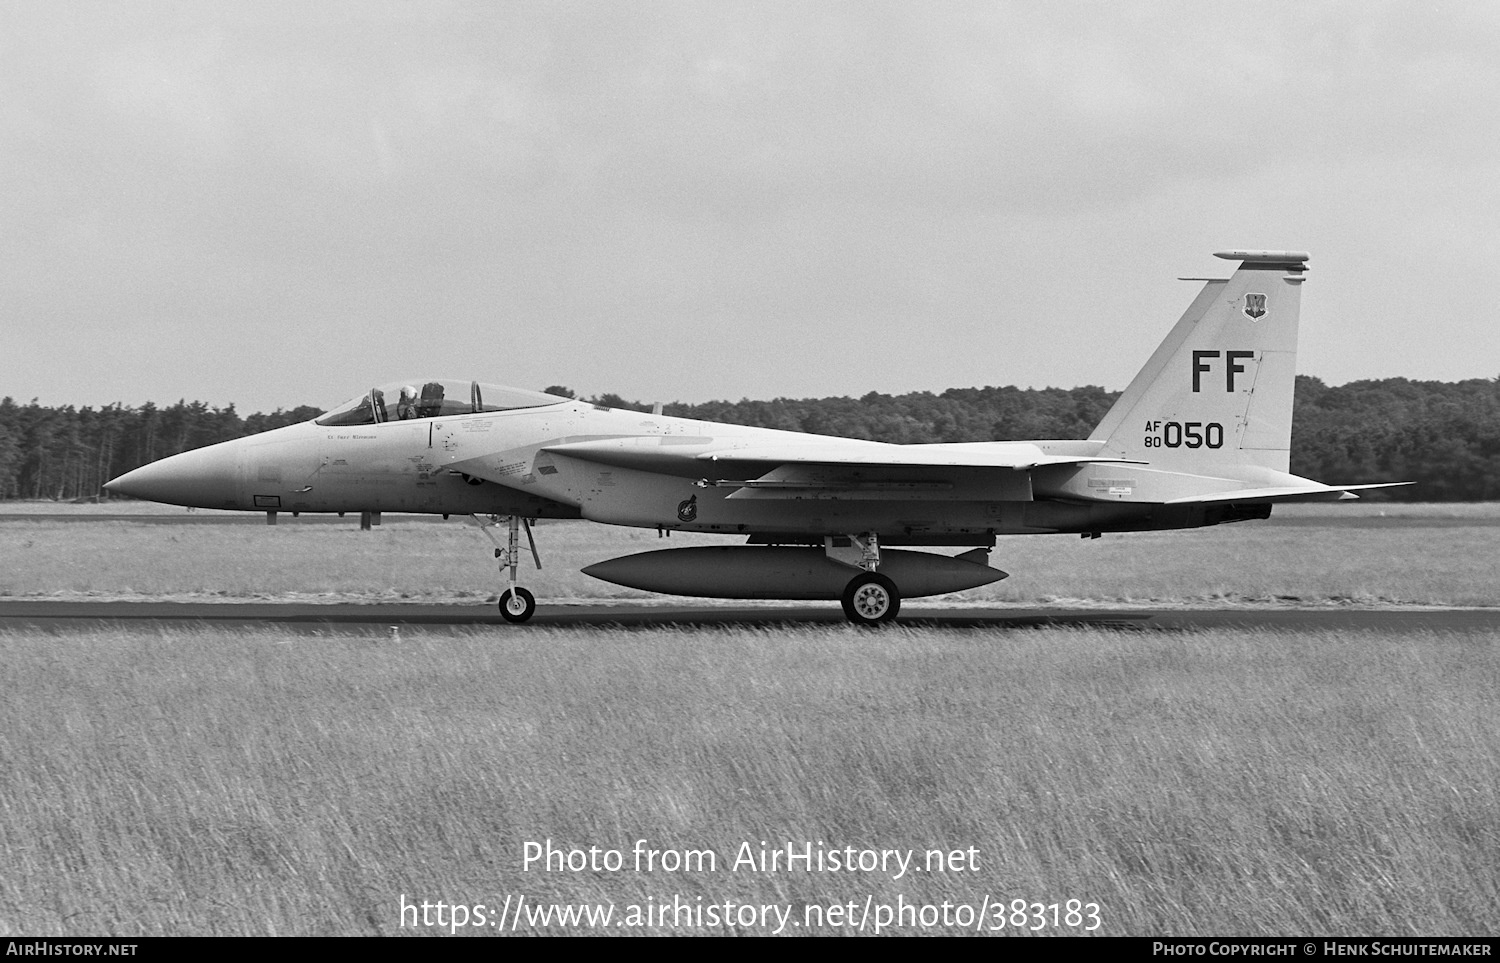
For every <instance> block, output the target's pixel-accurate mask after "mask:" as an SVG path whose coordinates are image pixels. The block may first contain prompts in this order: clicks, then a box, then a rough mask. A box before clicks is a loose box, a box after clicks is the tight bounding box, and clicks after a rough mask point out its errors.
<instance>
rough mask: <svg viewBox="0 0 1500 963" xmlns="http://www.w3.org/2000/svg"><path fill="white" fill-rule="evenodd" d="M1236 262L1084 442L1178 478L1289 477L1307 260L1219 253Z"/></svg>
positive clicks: (1295, 255)
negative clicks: (1243, 473) (1235, 473)
mask: <svg viewBox="0 0 1500 963" xmlns="http://www.w3.org/2000/svg"><path fill="white" fill-rule="evenodd" d="M1214 256H1215V257H1221V258H1226V259H1228V260H1237V261H1239V262H1240V266H1239V268H1238V269H1237V270H1236V271H1235V272H1234V274H1233V275H1232V276H1231V277H1229V278H1228V279H1227V280H1222V281H1220V280H1213V281H1209V282H1207V283H1206V284H1205V285H1204V286H1203V290H1201V291H1200V292H1199V293H1198V296H1197V297H1196V298H1195V299H1194V300H1193V303H1192V304H1191V305H1190V306H1189V307H1188V309H1187V312H1186V313H1185V314H1183V316H1182V318H1181V320H1179V321H1178V322H1177V325H1176V327H1174V328H1173V329H1172V331H1171V333H1170V334H1168V335H1167V338H1166V340H1165V341H1163V342H1162V343H1161V345H1160V347H1158V348H1157V349H1156V353H1155V354H1153V355H1152V356H1151V360H1149V361H1148V362H1146V366H1145V367H1144V368H1142V369H1141V371H1140V373H1139V374H1137V375H1136V376H1135V380H1134V381H1132V382H1131V383H1130V387H1128V388H1126V389H1125V393H1124V394H1122V395H1121V396H1120V398H1119V400H1118V401H1116V402H1115V404H1114V407H1112V408H1110V410H1109V413H1108V414H1106V415H1105V416H1104V420H1103V421H1101V422H1100V423H1099V427H1097V428H1095V429H1094V432H1093V434H1092V435H1090V436H1089V437H1090V439H1091V440H1094V441H1103V442H1105V447H1104V451H1103V452H1102V454H1106V455H1118V456H1119V457H1121V458H1126V459H1139V460H1142V461H1149V462H1151V464H1152V465H1156V466H1160V467H1162V468H1167V469H1170V470H1174V471H1186V472H1202V473H1205V474H1213V473H1217V472H1219V471H1224V470H1228V469H1232V468H1234V467H1239V466H1255V467H1260V468H1268V469H1271V470H1273V471H1279V472H1285V471H1287V470H1288V466H1289V462H1290V458H1291V443H1292V392H1293V388H1294V387H1295V383H1296V369H1297V317H1298V312H1299V309H1300V308H1301V300H1302V281H1303V277H1304V271H1305V270H1306V267H1307V264H1306V262H1307V259H1308V255H1307V254H1306V253H1304V252H1300V251H1219V252H1216V253H1215V255H1214Z"/></svg>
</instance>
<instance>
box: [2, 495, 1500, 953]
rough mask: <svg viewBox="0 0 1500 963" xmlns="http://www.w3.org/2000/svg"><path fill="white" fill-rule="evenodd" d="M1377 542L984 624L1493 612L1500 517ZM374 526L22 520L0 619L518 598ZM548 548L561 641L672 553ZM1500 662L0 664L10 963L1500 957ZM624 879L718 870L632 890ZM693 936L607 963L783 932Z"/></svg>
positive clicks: (1065, 553) (1042, 582)
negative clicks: (845, 912)
mask: <svg viewBox="0 0 1500 963" xmlns="http://www.w3.org/2000/svg"><path fill="white" fill-rule="evenodd" d="M1353 508H1354V509H1355V511H1354V512H1348V513H1345V514H1344V515H1339V514H1338V513H1339V512H1340V511H1343V510H1344V509H1345V506H1333V507H1330V508H1317V509H1307V508H1298V509H1295V510H1293V511H1292V512H1290V513H1287V514H1288V515H1290V517H1291V518H1293V519H1294V520H1295V523H1294V524H1283V525H1276V524H1274V521H1275V520H1274V519H1273V521H1272V523H1262V524H1259V525H1257V524H1255V523H1248V524H1245V525H1235V526H1225V527H1223V528H1220V529H1206V530H1201V531H1196V532H1181V533H1165V534H1160V535H1134V536H1106V537H1105V538H1104V539H1100V540H1098V541H1082V540H1078V539H1072V538H1066V537H1061V536H1057V537H1028V538H1016V539H1008V540H1005V539H1003V540H1002V541H1001V544H1000V547H999V549H998V550H997V552H996V553H995V556H994V561H995V564H998V565H1000V566H1001V567H1004V568H1007V569H1009V570H1011V571H1013V572H1015V573H1016V575H1015V577H1014V578H1013V579H1012V580H1009V581H1007V582H1005V583H1001V586H1000V591H999V592H998V593H990V594H988V595H986V594H985V593H979V594H978V595H977V596H976V595H972V594H971V595H967V596H966V597H969V598H976V597H977V598H980V599H984V598H995V599H1000V600H1002V601H1009V602H1017V603H1022V604H1046V603H1047V602H1049V601H1062V600H1068V599H1082V600H1086V601H1090V602H1092V601H1106V602H1110V603H1111V604H1114V603H1116V602H1118V601H1119V600H1140V601H1144V600H1148V599H1158V598H1159V599H1166V600H1169V601H1170V602H1171V603H1173V604H1181V605H1193V604H1201V603H1212V604H1223V603H1225V602H1228V603H1232V604H1257V603H1256V601H1255V600H1256V599H1262V600H1267V601H1266V602H1265V603H1264V604H1310V605H1328V604H1364V603H1370V604H1384V603H1391V602H1400V603H1405V604H1478V605H1494V604H1500V598H1497V591H1496V588H1495V585H1494V578H1493V575H1492V568H1493V562H1492V560H1493V559H1494V558H1496V557H1500V555H1497V553H1496V548H1497V547H1500V546H1497V545H1496V544H1495V541H1496V539H1497V538H1500V526H1497V525H1496V524H1495V519H1496V514H1497V513H1496V512H1495V511H1494V510H1493V509H1491V508H1489V507H1487V506H1486V507H1481V508H1472V507H1465V506H1457V507H1450V506H1429V507H1427V508H1425V509H1422V508H1417V507H1412V506H1383V507H1382V508H1383V509H1384V510H1385V511H1388V512H1390V513H1391V514H1389V515H1387V516H1385V517H1384V519H1382V516H1380V515H1379V514H1378V512H1379V511H1380V510H1381V508H1377V507H1375V506H1353ZM52 510H53V511H56V508H55V506H54V507H53V508H52ZM85 510H87V509H85ZM1324 513H1326V514H1324ZM1281 514H1282V513H1281V512H1280V511H1278V516H1280V515H1281ZM1390 519H1396V520H1397V521H1398V522H1399V524H1398V523H1395V522H1390V521H1389V520H1390ZM348 522H349V524H348V526H347V527H344V526H330V525H313V524H306V523H301V524H299V523H296V522H293V521H292V520H289V519H287V520H283V523H282V524H280V525H278V526H276V527H274V528H270V527H265V526H221V525H213V526H204V525H181V526H179V525H155V524H138V523H132V522H95V523H87V524H82V523H64V522H56V521H47V520H40V521H22V522H17V521H7V522H4V523H0V595H6V596H11V597H16V596H25V597H33V596H50V595H68V596H73V597H89V596H94V597H99V596H108V597H148V596H149V597H155V596H163V597H172V596H177V597H182V596H191V597H195V598H223V599H226V600H234V599H241V598H249V597H271V598H278V597H297V598H306V597H310V596H311V597H318V596H322V595H325V594H326V595H327V596H328V597H330V598H335V597H340V596H342V595H344V594H346V593H347V594H350V595H355V596H357V597H365V598H391V597H394V598H401V597H410V598H413V599H420V600H423V601H432V600H442V599H453V600H460V601H463V600H467V601H477V600H479V599H482V598H484V597H486V596H488V595H492V594H493V592H494V587H495V581H494V579H495V574H494V572H493V568H492V566H493V561H492V559H491V558H490V554H491V553H490V551H489V543H488V542H487V541H485V540H484V539H483V538H482V536H480V535H479V534H478V533H476V532H473V531H471V530H466V529H464V528H463V527H461V526H460V525H459V523H458V522H456V521H454V522H451V523H449V524H448V525H439V524H427V523H416V522H402V521H399V520H391V523H389V524H387V525H385V526H382V527H381V528H380V529H378V530H376V531H374V532H363V533H362V532H359V531H358V530H357V528H356V526H355V523H354V520H352V519H350V520H348ZM538 538H539V542H540V546H541V550H542V553H543V559H544V561H545V562H546V563H547V566H548V567H547V569H546V570H545V571H544V572H542V573H541V579H540V580H539V581H538V582H536V583H534V584H535V585H536V586H537V590H538V595H539V596H540V597H542V598H543V600H544V604H546V601H547V600H549V599H550V600H551V601H552V602H553V603H565V602H567V601H570V600H573V599H583V598H600V597H610V596H618V597H637V596H638V595H639V593H632V592H628V591H626V590H623V589H622V590H618V591H617V590H615V589H614V588H613V587H611V586H607V585H603V584H602V583H595V582H593V580H590V579H587V578H586V577H584V576H582V575H579V574H578V573H577V572H576V568H577V567H578V566H579V565H581V564H585V563H586V562H587V561H592V560H595V559H598V558H603V557H608V556H610V555H612V554H623V553H625V552H629V551H640V550H646V549H650V548H657V547H665V544H664V543H660V542H658V541H657V539H656V538H655V537H654V534H653V533H644V537H642V536H641V535H640V533H633V532H628V531H619V530H611V529H606V528H601V527H595V526H586V525H576V524H556V525H543V526H541V527H540V528H539V529H538ZM691 543H692V541H691V540H685V539H679V538H675V537H674V538H673V539H672V542H671V544H672V545H678V544H691ZM642 597H643V596H642ZM643 598H644V597H643ZM1293 600H1295V602H1294V601H1293ZM1497 642H1500V639H1497V638H1496V637H1495V636H1494V635H1493V633H1484V632H1471V633H1463V634H1453V635H1445V634H1424V635H1398V634H1395V633H1391V634H1385V633H1365V634H1355V633H1343V632H1327V631H1324V632H1306V633H1296V632H1271V631H1248V630H1246V631H1241V630H1225V631H1215V632H1162V631H1156V632H1139V631H1107V630H1102V629H1078V628H1050V629H1042V630H1031V629H1028V630H1011V631H984V630H956V629H948V630H941V629H923V630H914V629H907V628H902V627H900V626H899V625H898V626H895V627H890V628H886V629H882V630H879V631H867V630H858V629H854V628H852V627H845V626H832V627H829V626H821V627H807V628H786V627H782V628H772V629H763V628H754V627H744V626H741V627H732V626H731V627H722V628H710V629H701V630H690V629H683V628H661V629H640V630H626V629H589V628H557V629H546V628H539V627H531V628H528V629H527V630H525V631H524V632H517V631H515V630H513V629H511V628H510V627H507V626H497V627H494V628H486V629H478V628H476V629H455V630H452V631H448V630H435V631H431V632H422V631H415V630H403V636H401V637H395V636H393V635H391V634H390V633H388V632H386V631H381V632H372V633H371V634H369V635H366V636H359V635H354V636H350V635H342V634H341V635H338V636H324V637H318V636H307V635H296V634H291V633H288V632H283V631H280V630H275V629H271V628H266V629H255V630H239V631H234V630H217V629H174V628H150V627H132V628H129V629H124V628H106V629H77V630H65V631H62V632H57V633H45V632H41V631H30V630H26V631H9V632H0V691H4V692H5V694H6V695H5V698H4V699H3V700H0V772H3V773H4V774H5V775H4V779H3V780H0V860H3V862H0V867H3V869H0V935H20V934H24V935H58V936H64V935H82V934H117V935H122V936H128V935H135V934H226V935H227V934H398V933H434V934H435V933H443V934H447V933H449V932H450V930H452V929H453V927H451V926H447V925H443V926H437V925H434V926H422V925H417V924H418V922H419V921H418V917H417V911H416V909H415V907H417V906H418V905H420V904H421V903H422V902H427V903H428V904H429V907H434V908H435V904H436V903H437V902H439V901H441V902H442V903H443V904H444V906H445V908H447V909H448V910H449V912H448V914H447V916H445V917H444V918H443V922H445V923H448V922H451V921H452V920H453V916H454V914H453V912H452V907H453V906H455V905H463V906H464V907H465V915H466V917H467V921H468V922H470V923H473V922H476V919H477V918H476V915H475V911H476V909H477V906H478V904H484V906H485V908H486V913H487V917H486V921H487V923H489V924H491V925H487V926H471V927H466V928H463V929H460V930H459V932H467V933H489V932H495V931H497V930H498V929H499V928H500V927H498V926H496V925H493V924H495V923H496V921H497V914H498V912H499V911H500V907H502V906H507V905H515V901H516V900H517V899H519V898H521V897H524V898H525V900H526V901H527V905H528V906H530V907H532V911H533V912H535V911H536V910H538V909H545V908H547V907H549V905H550V904H552V903H557V904H564V905H580V904H588V905H590V906H592V907H596V908H602V907H604V906H607V905H613V907H614V909H615V912H616V913H617V914H618V915H617V916H616V917H615V921H616V923H618V921H619V920H620V919H621V918H622V917H626V914H627V913H628V912H629V908H630V907H636V908H640V907H642V906H646V907H660V906H663V905H678V904H681V905H685V906H687V907H688V908H689V910H690V911H691V910H692V909H693V908H697V909H698V910H699V911H700V912H701V911H702V907H704V906H705V905H719V904H723V903H725V902H732V903H734V904H735V905H736V906H739V905H741V904H744V905H748V906H753V907H761V906H765V907H774V908H780V909H785V910H786V912H788V913H791V914H792V915H791V916H790V917H789V920H790V922H789V923H788V924H786V925H784V926H782V932H801V931H806V930H805V928H799V927H798V926H797V925H796V924H797V923H800V922H805V921H807V920H808V919H815V918H812V917H804V915H803V914H804V912H805V908H806V907H808V906H813V907H819V908H821V910H822V911H825V912H826V911H828V910H829V908H830V907H842V906H846V905H848V904H853V908H854V909H859V908H861V907H864V906H865V905H866V901H869V902H870V904H871V905H873V906H874V907H875V908H876V912H877V914H878V911H879V908H880V907H887V908H895V907H899V906H901V905H903V903H904V905H906V906H908V907H916V906H920V907H932V908H933V909H934V911H935V910H936V908H937V907H940V906H941V905H942V904H943V903H945V902H946V903H947V904H948V910H947V912H948V913H949V916H948V917H947V918H946V922H945V921H944V919H943V918H939V917H938V916H936V915H935V916H933V922H932V925H930V926H929V925H926V922H927V918H926V917H920V918H918V917H913V919H912V921H911V922H910V923H909V924H908V923H905V921H904V920H902V919H896V920H890V921H888V925H889V928H890V931H893V932H902V933H914V932H975V931H980V930H993V929H995V928H996V926H997V923H999V924H1003V926H1001V927H1000V928H999V931H1001V932H1016V931H1017V926H1016V922H1015V919H1014V918H1013V917H1012V916H1011V915H1010V913H1009V912H1008V911H1009V907H1010V902H1011V901H1012V900H1016V899H1021V900H1025V901H1026V902H1027V903H1028V904H1031V903H1040V904H1043V905H1044V906H1050V905H1052V904H1059V910H1060V912H1059V919H1060V922H1061V925H1054V924H1053V922H1052V919H1053V918H1052V917H1050V916H1046V912H1047V911H1044V914H1043V915H1044V917H1045V919H1046V925H1044V926H1041V927H1040V928H1039V930H1038V932H1041V933H1044V934H1050V933H1058V932H1060V933H1076V932H1080V931H1082V930H1083V928H1084V927H1086V926H1088V925H1090V924H1092V923H1093V922H1094V918H1092V917H1089V916H1085V917H1084V918H1082V919H1081V920H1080V921H1079V924H1078V925H1077V926H1073V927H1070V926H1068V925H1067V921H1066V905H1067V901H1068V900H1078V901H1079V902H1080V903H1081V904H1084V907H1085V908H1086V906H1087V904H1097V907H1098V916H1097V921H1098V929H1097V932H1098V933H1100V934H1103V935H1116V936H1118V935H1209V934H1212V935H1233V934H1246V935H1276V934H1308V935H1348V936H1370V935H1413V934H1420V935H1481V934H1492V933H1494V932H1495V931H1496V930H1497V928H1500V874H1497V872H1496V865H1495V855H1494V854H1495V853H1496V852H1497V847H1500V800H1497V792H1500V790H1497V787H1500V743H1497V742H1496V740H1495V738H1494V719H1495V718H1497V710H1500V704H1497V703H1500V695H1497V693H1500V649H1497ZM546 840H551V841H552V844H553V845H554V846H555V847H557V848H558V849H561V850H569V849H575V848H576V849H579V850H583V851H587V850H588V849H589V847H597V848H598V849H599V850H600V851H601V852H606V851H609V850H617V851H619V852H620V853H621V854H622V865H621V868H620V869H618V870H610V869H608V868H607V867H606V868H601V869H582V870H579V871H573V870H570V869H566V868H558V867H557V866H554V867H552V868H551V869H548V868H546V867H545V866H534V867H532V868H530V869H528V868H526V867H525V866H524V863H523V860H524V856H525V854H526V844H527V843H528V842H532V843H538V844H540V843H543V842H544V841H546ZM637 840H646V841H647V846H648V847H649V848H655V849H660V850H664V851H673V852H681V851H685V850H695V851H699V852H703V853H707V852H712V853H713V854H715V857H716V864H715V865H714V866H712V867H706V866H704V865H702V864H701V863H700V864H699V865H698V866H697V867H695V868H693V869H678V870H675V871H667V870H663V869H661V868H660V867H657V868H655V869H652V870H650V871H644V870H637V868H636V867H635V865H634V863H633V859H632V855H633V849H634V846H635V844H636V841H637ZM747 843H748V844H749V845H750V847H751V848H752V849H753V850H756V851H757V852H758V851H760V850H761V849H762V844H764V848H766V849H776V848H782V847H785V846H786V845H788V844H792V845H794V846H796V847H802V846H805V845H807V844H817V845H818V846H819V847H820V848H823V849H835V848H837V849H842V848H843V847H854V848H856V849H865V848H868V849H870V850H876V851H879V850H891V851H893V852H898V853H899V852H906V851H908V850H910V851H914V853H915V858H916V859H917V860H919V861H920V860H921V859H922V858H923V855H924V854H926V853H927V852H928V851H929V850H942V851H943V852H944V853H950V854H951V853H953V852H954V851H961V852H963V853H965V854H967V853H968V852H969V851H970V850H972V851H973V854H972V860H970V859H968V858H967V857H966V859H965V861H964V863H963V864H962V865H960V866H953V865H949V866H948V868H947V871H942V872H912V873H909V874H907V875H904V876H903V877H902V878H900V879H894V878H892V874H891V873H889V872H880V871H863V870H860V871H854V872H836V871H832V870H827V869H825V870H824V871H813V872H804V871H793V872H787V871H779V872H756V871H751V870H750V869H748V868H740V869H738V870H737V869H735V868H734V867H733V862H734V859H735V857H736V855H738V853H739V851H740V848H741V846H742V845H743V844H747ZM508 898H509V899H510V900H511V903H510V904H507V899H508ZM403 899H404V900H405V901H406V902H407V904H408V905H410V906H411V907H413V909H412V910H411V911H410V913H408V914H407V915H405V916H403V913H402V909H401V907H402V901H403ZM674 900H675V901H677V902H676V903H674ZM997 904H998V905H999V906H1000V907H1001V909H1000V912H999V914H998V915H997V914H996V912H995V909H994V907H995V906H996V905H997ZM958 907H966V908H967V910H968V914H969V915H968V916H967V917H964V916H963V914H962V911H960V910H958ZM955 913H956V914H957V915H955ZM626 918H628V917H626ZM698 919H699V920H700V921H701V920H702V917H701V916H700V917H698ZM507 920H508V921H509V922H507V924H506V925H505V929H507V930H508V929H509V927H510V925H512V924H514V925H516V926H517V930H518V931H520V932H559V933H562V932H566V933H583V932H590V931H598V930H591V929H590V928H589V926H588V925H587V924H585V923H582V922H579V921H576V920H575V921H572V922H567V923H565V922H562V921H561V920H560V919H558V918H556V917H553V918H551V919H550V921H543V920H541V919H540V918H536V917H534V916H530V915H528V916H525V917H518V916H509V917H507ZM965 920H967V921H965ZM429 921H430V922H433V923H437V922H438V919H437V917H436V916H429ZM872 921H878V916H877V917H875V918H874V920H871V919H867V922H872ZM693 922H694V918H693V916H692V915H691V912H690V913H689V915H688V916H687V918H686V923H687V924H689V925H676V926H674V925H672V923H677V924H682V923H683V920H682V918H680V917H679V918H675V919H670V920H669V922H668V923H666V924H663V922H662V920H661V919H659V918H658V919H656V920H655V921H654V922H653V921H651V920H646V921H645V922H643V923H642V924H641V925H627V926H618V925H615V926H612V927H609V928H606V929H604V930H603V931H604V932H613V933H622V934H624V933H640V932H657V933H671V932H712V933H718V932H753V933H765V932H775V931H776V930H777V928H778V923H779V922H780V919H779V918H777V917H774V916H773V917H772V918H771V920H770V922H766V920H765V918H764V917H760V918H758V919H756V920H754V921H752V922H751V923H749V924H746V925H723V924H722V923H715V924H705V925H703V926H702V927H701V928H694V927H693V926H692V925H691V924H692V923H693ZM403 923H404V924H405V925H403ZM1033 925H1037V918H1036V917H1035V916H1034V915H1032V913H1031V911H1030V909H1029V908H1028V910H1027V911H1026V913H1025V914H1023V919H1022V920H1021V926H1022V927H1023V928H1025V927H1029V926H1033ZM813 929H814V930H815V931H817V932H848V931H851V929H852V927H850V926H832V925H827V924H826V921H825V925H822V926H816V927H813ZM868 931H869V930H868V928H867V929H866V930H865V932H868Z"/></svg>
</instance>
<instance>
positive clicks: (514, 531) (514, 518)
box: [469, 515, 542, 622]
mask: <svg viewBox="0 0 1500 963" xmlns="http://www.w3.org/2000/svg"><path fill="white" fill-rule="evenodd" d="M469 517H470V518H472V519H473V520H474V524H475V525H478V526H479V530H480V531H482V532H484V534H485V536H486V537H488V538H489V540H490V541H492V542H494V543H495V558H497V559H499V560H500V574H501V575H504V576H506V577H507V579H508V581H509V582H510V588H508V589H506V590H505V591H504V592H503V593H502V594H501V595H500V617H501V618H503V619H505V621H507V622H525V621H526V620H527V619H529V618H531V616H532V615H533V614H534V613H535V612H536V596H534V595H532V594H531V593H530V592H528V591H527V590H526V589H524V588H522V587H521V584H520V581H521V580H520V567H521V529H522V528H523V527H524V528H525V529H526V542H527V544H528V545H529V546H530V549H531V557H532V559H533V560H534V561H535V562H536V567H537V569H538V570H539V571H540V570H541V567H542V557H541V556H540V555H538V554H537V551H536V539H535V538H533V537H532V536H531V519H529V518H522V517H521V516H519V515H491V516H489V519H490V520H489V521H485V520H484V519H482V518H480V517H479V516H478V515H470V516H469ZM502 523H504V524H505V525H506V526H507V527H508V528H509V529H510V538H509V539H508V540H507V543H506V544H505V545H504V546H502V545H501V544H500V540H499V539H497V538H495V536H494V534H492V533H491V532H490V528H491V526H496V525H500V524H502Z"/></svg>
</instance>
